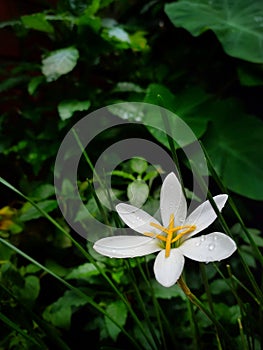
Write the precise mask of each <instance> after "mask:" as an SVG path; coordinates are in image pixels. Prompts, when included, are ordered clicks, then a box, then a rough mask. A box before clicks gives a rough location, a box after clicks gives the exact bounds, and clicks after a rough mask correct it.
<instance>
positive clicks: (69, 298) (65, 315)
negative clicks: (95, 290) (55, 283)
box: [43, 291, 87, 329]
mask: <svg viewBox="0 0 263 350" xmlns="http://www.w3.org/2000/svg"><path fill="white" fill-rule="evenodd" d="M86 303H87V300H86V298H81V297H80V296H79V295H76V293H74V292H73V291H66V292H65V293H64V295H63V296H62V297H60V298H59V299H58V300H57V301H55V302H54V303H53V304H51V305H49V306H48V307H47V308H46V309H45V310H44V312H43V318H44V319H45V320H46V321H48V322H50V323H52V324H53V325H54V326H56V327H59V328H64V329H69V327H70V323H71V315H72V312H73V310H72V308H73V306H75V307H79V306H82V305H85V304H86Z"/></svg>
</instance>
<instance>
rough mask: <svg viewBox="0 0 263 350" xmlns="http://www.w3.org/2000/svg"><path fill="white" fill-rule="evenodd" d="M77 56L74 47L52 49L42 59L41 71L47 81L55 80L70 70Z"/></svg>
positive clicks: (77, 53) (74, 64) (75, 62)
mask: <svg viewBox="0 0 263 350" xmlns="http://www.w3.org/2000/svg"><path fill="white" fill-rule="evenodd" d="M78 58H79V52H78V50H77V49H76V48H75V47H72V46H71V47H67V48H64V49H59V50H56V51H52V52H50V53H49V54H48V56H47V57H45V58H44V59H42V73H43V74H44V75H45V77H46V79H47V81H48V82H50V81H54V80H57V79H58V78H59V77H60V76H61V75H63V74H67V73H69V72H71V71H72V69H73V68H74V67H75V66H76V64H77V61H78Z"/></svg>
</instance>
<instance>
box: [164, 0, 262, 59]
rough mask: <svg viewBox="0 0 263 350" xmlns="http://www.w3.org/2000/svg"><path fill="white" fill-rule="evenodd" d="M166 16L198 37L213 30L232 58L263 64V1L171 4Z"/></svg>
mask: <svg viewBox="0 0 263 350" xmlns="http://www.w3.org/2000/svg"><path fill="white" fill-rule="evenodd" d="M165 12H166V14H167V15H168V17H169V19H170V20H171V21H172V23H173V24H174V25H175V26H178V27H183V28H185V29H187V30H188V31H189V32H190V33H191V34H192V35H194V36H198V35H200V34H202V33H203V32H204V31H206V30H208V29H211V30H213V31H214V32H215V34H216V36H217V38H218V40H219V41H220V42H221V44H222V46H223V48H224V50H225V52H226V53H227V54H228V55H230V56H234V57H238V58H241V59H244V60H247V61H251V62H256V63H262V62H263V1H262V0H238V1H233V0H225V1H222V0H221V1H216V0H214V1H213V0H195V1H189V0H179V1H178V2H174V3H171V4H167V5H166V6H165Z"/></svg>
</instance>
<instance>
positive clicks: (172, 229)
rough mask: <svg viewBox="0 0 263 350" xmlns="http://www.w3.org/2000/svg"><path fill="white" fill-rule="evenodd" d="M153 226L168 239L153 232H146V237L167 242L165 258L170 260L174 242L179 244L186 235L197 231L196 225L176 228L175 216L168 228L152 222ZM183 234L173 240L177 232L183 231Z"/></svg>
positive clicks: (172, 217)
mask: <svg viewBox="0 0 263 350" xmlns="http://www.w3.org/2000/svg"><path fill="white" fill-rule="evenodd" d="M150 225H151V226H153V227H154V228H157V229H158V230H160V231H162V232H164V233H166V235H167V236H166V237H165V236H163V235H160V234H155V233H152V232H144V235H145V236H148V237H154V238H158V239H160V240H161V241H163V242H165V257H166V258H168V257H169V256H170V252H171V245H172V244H173V243H174V242H177V241H178V240H179V239H180V238H182V237H183V236H184V235H186V234H187V233H190V232H192V231H194V230H195V229H196V226H195V225H183V226H174V214H171V215H170V220H169V226H168V228H166V227H163V226H161V225H159V224H156V223H155V222H151V223H150ZM181 230H183V231H182V232H180V233H178V234H177V235H176V236H175V237H174V238H173V234H174V233H175V232H178V231H181Z"/></svg>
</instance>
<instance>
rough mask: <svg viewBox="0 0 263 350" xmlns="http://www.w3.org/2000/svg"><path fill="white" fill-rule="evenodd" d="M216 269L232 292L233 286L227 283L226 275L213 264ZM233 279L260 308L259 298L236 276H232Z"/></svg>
mask: <svg viewBox="0 0 263 350" xmlns="http://www.w3.org/2000/svg"><path fill="white" fill-rule="evenodd" d="M213 265H214V268H215V269H216V270H217V272H218V273H219V274H220V276H221V277H222V278H223V279H224V281H225V282H226V283H227V284H228V286H229V288H230V289H231V290H232V286H231V284H230V283H229V282H228V281H227V279H226V277H225V276H224V274H223V273H222V271H221V270H220V269H219V267H218V266H217V264H215V263H213ZM231 278H232V279H233V281H235V282H236V283H237V284H238V285H239V286H240V287H241V288H243V289H244V290H245V291H246V292H247V293H248V294H249V295H250V296H251V298H252V299H253V300H254V301H255V302H256V303H257V304H258V305H259V306H260V301H259V300H258V299H257V297H256V296H255V295H254V294H253V293H252V292H251V291H250V290H249V289H248V288H247V287H246V286H245V285H244V284H243V283H242V282H241V281H240V280H239V279H238V278H237V277H236V276H235V275H233V274H232V275H231ZM232 292H233V290H232Z"/></svg>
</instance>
